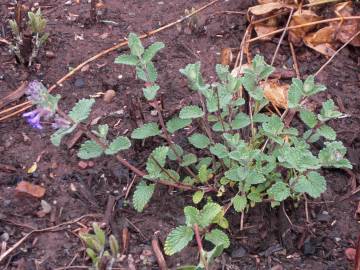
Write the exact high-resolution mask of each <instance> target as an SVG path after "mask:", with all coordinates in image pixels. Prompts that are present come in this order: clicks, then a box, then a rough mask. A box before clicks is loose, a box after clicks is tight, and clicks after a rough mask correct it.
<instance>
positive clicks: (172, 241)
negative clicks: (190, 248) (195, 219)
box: [164, 226, 194, 256]
mask: <svg viewBox="0 0 360 270" xmlns="http://www.w3.org/2000/svg"><path fill="white" fill-rule="evenodd" d="M193 237H194V231H193V230H192V229H191V228H190V227H187V226H179V227H177V228H175V229H174V230H172V231H171V232H170V234H169V235H168V236H167V237H166V241H165V246H164V251H165V254H166V255H169V256H171V255H173V254H175V253H177V252H179V251H181V250H182V249H183V248H184V247H186V246H187V245H188V243H189V242H190V241H191V240H192V239H193Z"/></svg>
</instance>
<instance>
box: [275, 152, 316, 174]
mask: <svg viewBox="0 0 360 270" xmlns="http://www.w3.org/2000/svg"><path fill="white" fill-rule="evenodd" d="M279 152H280V153H279V156H278V160H279V162H280V163H281V165H282V166H284V167H286V168H294V169H296V170H298V171H300V172H305V171H306V170H309V169H319V168H320V163H319V160H318V159H317V158H316V157H315V156H314V155H313V154H312V153H311V151H309V150H308V149H303V148H301V147H288V146H285V147H283V148H282V149H281V150H280V151H279Z"/></svg>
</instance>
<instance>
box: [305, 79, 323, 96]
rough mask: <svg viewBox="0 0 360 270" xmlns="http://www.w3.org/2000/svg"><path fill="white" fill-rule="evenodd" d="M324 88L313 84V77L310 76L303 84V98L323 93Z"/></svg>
mask: <svg viewBox="0 0 360 270" xmlns="http://www.w3.org/2000/svg"><path fill="white" fill-rule="evenodd" d="M325 90H326V87H325V86H324V85H322V84H316V83H315V76H314V75H310V76H309V77H307V78H306V80H305V82H304V88H303V94H304V95H305V96H312V95H315V94H317V93H319V92H322V91H325Z"/></svg>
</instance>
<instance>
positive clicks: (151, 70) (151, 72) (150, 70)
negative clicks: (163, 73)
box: [144, 62, 158, 82]
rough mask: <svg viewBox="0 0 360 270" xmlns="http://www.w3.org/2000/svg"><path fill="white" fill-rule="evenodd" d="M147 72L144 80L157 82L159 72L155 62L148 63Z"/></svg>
mask: <svg viewBox="0 0 360 270" xmlns="http://www.w3.org/2000/svg"><path fill="white" fill-rule="evenodd" d="M146 72H147V79H146V80H144V81H146V82H148V81H149V82H155V81H156V80H157V77H158V73H157V71H156V68H155V66H154V64H153V62H149V63H147V64H146Z"/></svg>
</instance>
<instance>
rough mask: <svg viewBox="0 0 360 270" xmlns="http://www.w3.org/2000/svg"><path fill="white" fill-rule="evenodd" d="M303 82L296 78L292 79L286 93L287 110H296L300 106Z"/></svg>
mask: <svg viewBox="0 0 360 270" xmlns="http://www.w3.org/2000/svg"><path fill="white" fill-rule="evenodd" d="M303 87H304V85H303V82H302V81H301V80H299V79H297V78H293V79H292V84H291V85H290V88H289V92H288V106H289V108H297V107H298V106H299V105H300V101H301V98H302V95H303V94H302V92H303Z"/></svg>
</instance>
